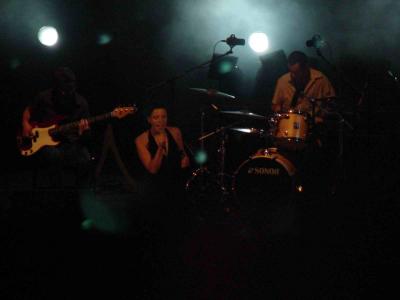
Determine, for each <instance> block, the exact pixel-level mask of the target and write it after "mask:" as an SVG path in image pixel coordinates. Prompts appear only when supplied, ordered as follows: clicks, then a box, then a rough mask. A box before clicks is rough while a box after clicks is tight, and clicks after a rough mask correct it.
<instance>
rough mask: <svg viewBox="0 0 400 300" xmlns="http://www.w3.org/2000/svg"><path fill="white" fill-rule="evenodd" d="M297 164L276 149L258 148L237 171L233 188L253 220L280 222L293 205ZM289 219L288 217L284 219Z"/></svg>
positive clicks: (246, 212) (235, 195)
mask: <svg viewBox="0 0 400 300" xmlns="http://www.w3.org/2000/svg"><path fill="white" fill-rule="evenodd" d="M295 174H296V169H295V166H294V165H293V164H292V163H291V162H290V161H289V160H288V159H287V158H285V157H284V156H283V155H281V154H280V153H278V152H276V149H274V150H266V151H259V152H257V154H256V155H254V156H252V157H251V158H250V159H248V160H246V161H244V162H243V163H242V164H241V165H240V166H239V168H238V169H237V170H236V171H235V173H234V175H233V180H232V190H233V194H234V197H235V199H236V201H237V203H238V206H239V209H240V210H241V211H242V214H243V215H244V216H248V217H250V218H251V220H253V221H262V222H266V223H268V224H272V223H275V224H277V223H279V222H281V221H282V218H283V216H284V215H285V214H286V217H288V216H287V213H288V211H289V210H290V208H291V207H293V205H294V191H295ZM284 221H287V220H284Z"/></svg>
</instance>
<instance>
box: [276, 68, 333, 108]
mask: <svg viewBox="0 0 400 300" xmlns="http://www.w3.org/2000/svg"><path fill="white" fill-rule="evenodd" d="M295 92H296V89H295V87H294V85H293V83H292V79H291V76H290V73H286V74H285V75H283V76H281V77H280V78H279V79H278V81H277V84H276V88H275V93H274V97H273V98H272V104H279V105H281V107H282V110H283V111H287V110H289V109H290V104H291V101H292V98H293V95H294V94H295ZM303 95H304V96H303V97H302V96H300V97H299V98H298V101H297V104H296V107H294V109H295V110H298V111H301V112H308V113H311V111H312V105H311V102H310V100H309V98H315V99H321V98H332V97H335V90H334V88H333V87H332V84H331V83H330V81H329V79H328V78H327V77H326V76H325V75H324V74H322V73H321V72H320V71H318V70H315V69H312V68H310V81H309V82H308V84H307V85H306V87H305V89H304V93H303ZM319 106H320V102H318V103H317V106H316V114H318V113H319V111H320V109H319Z"/></svg>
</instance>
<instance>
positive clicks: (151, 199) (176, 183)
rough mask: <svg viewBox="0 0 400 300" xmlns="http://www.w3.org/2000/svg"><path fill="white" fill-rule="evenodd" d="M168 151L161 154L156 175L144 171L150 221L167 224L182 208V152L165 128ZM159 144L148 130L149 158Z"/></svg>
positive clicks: (174, 218) (176, 216) (152, 155)
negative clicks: (161, 158) (160, 161)
mask: <svg viewBox="0 0 400 300" xmlns="http://www.w3.org/2000/svg"><path fill="white" fill-rule="evenodd" d="M166 134H167V138H168V154H167V155H166V156H164V157H163V160H162V164H161V167H160V169H159V170H158V172H157V173H156V174H150V173H148V172H146V182H147V184H146V186H147V188H146V196H145V198H146V199H145V201H147V206H148V207H149V208H150V214H151V216H150V218H151V220H153V221H155V222H158V223H160V222H161V223H163V224H167V225H170V224H172V223H173V222H175V221H177V220H178V219H179V216H181V215H182V214H183V210H184V205H185V203H184V184H185V181H184V178H185V177H184V171H183V170H182V168H181V158H182V152H181V151H180V150H179V147H178V144H177V143H176V141H175V139H174V137H173V136H172V134H171V133H170V131H169V130H168V129H166ZM157 149H158V145H157V143H156V141H155V139H154V137H153V135H152V134H151V133H150V131H148V150H149V152H150V155H151V157H152V158H154V156H155V155H156V152H157Z"/></svg>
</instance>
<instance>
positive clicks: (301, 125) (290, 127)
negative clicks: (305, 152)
mask: <svg viewBox="0 0 400 300" xmlns="http://www.w3.org/2000/svg"><path fill="white" fill-rule="evenodd" d="M275 120H276V121H275V123H276V129H275V133H274V140H275V144H276V146H277V147H279V148H282V149H287V150H302V149H304V148H305V146H306V142H307V138H308V121H307V114H305V113H302V112H301V111H295V110H289V111H288V112H283V113H277V114H276V115H275Z"/></svg>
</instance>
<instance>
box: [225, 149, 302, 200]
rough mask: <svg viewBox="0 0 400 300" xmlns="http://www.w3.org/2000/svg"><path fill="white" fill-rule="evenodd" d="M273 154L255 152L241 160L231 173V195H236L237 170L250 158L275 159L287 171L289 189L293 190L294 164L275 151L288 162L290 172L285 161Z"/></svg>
mask: <svg viewBox="0 0 400 300" xmlns="http://www.w3.org/2000/svg"><path fill="white" fill-rule="evenodd" d="M274 154H276V153H273V154H272V155H271V154H266V155H262V154H256V155H253V156H251V157H249V158H248V159H246V160H245V161H243V162H242V163H241V164H240V165H239V166H238V167H237V168H236V170H235V172H234V173H233V174H232V181H231V192H232V193H233V195H234V196H235V197H237V184H236V182H237V175H238V172H239V170H240V169H241V168H242V166H243V165H244V164H245V163H247V162H249V161H251V160H253V159H258V158H267V159H270V160H275V161H277V162H278V163H279V164H280V165H281V166H283V168H284V169H285V170H286V172H287V173H288V175H289V178H290V179H291V190H292V192H293V189H294V186H295V179H296V178H295V177H296V167H295V165H294V164H293V163H292V162H291V161H290V160H289V159H287V158H286V157H284V156H283V155H282V154H279V153H277V154H279V155H281V156H282V157H284V158H285V159H286V160H287V161H288V162H289V164H290V165H291V166H292V167H293V171H292V172H291V171H289V170H288V168H287V166H286V163H285V162H284V161H283V160H280V159H279V157H273V155H274Z"/></svg>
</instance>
